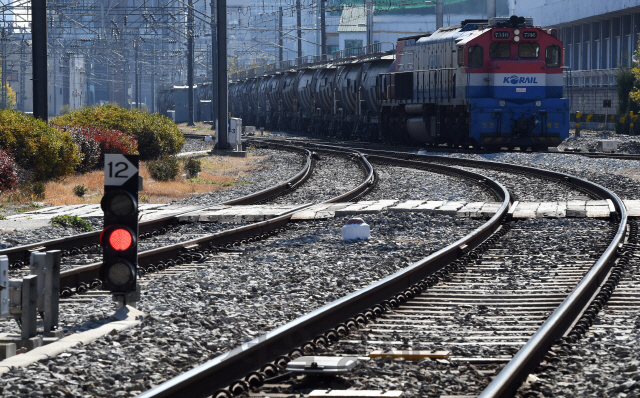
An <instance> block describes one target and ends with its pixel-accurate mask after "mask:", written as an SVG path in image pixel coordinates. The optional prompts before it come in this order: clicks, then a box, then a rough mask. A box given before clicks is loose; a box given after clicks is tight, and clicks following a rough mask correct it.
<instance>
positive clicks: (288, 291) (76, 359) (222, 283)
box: [0, 213, 480, 396]
mask: <svg viewBox="0 0 640 398" xmlns="http://www.w3.org/2000/svg"><path fill="white" fill-rule="evenodd" d="M347 220H348V218H344V217H343V218H337V219H332V220H329V221H326V222H305V223H298V224H294V225H293V227H292V229H291V230H288V231H286V232H285V233H283V234H281V235H278V236H276V237H272V238H270V239H268V240H265V241H261V242H255V243H251V244H248V245H246V246H242V247H241V248H240V249H241V250H242V252H240V253H229V254H220V255H216V256H213V257H212V258H210V259H208V260H207V262H206V263H204V264H206V265H207V267H204V268H202V269H200V270H198V271H195V272H188V273H185V274H182V275H180V277H175V276H172V275H166V276H161V275H160V274H158V275H154V276H153V282H152V283H151V284H150V285H146V284H143V295H142V300H141V302H140V303H139V309H140V310H142V311H144V312H146V313H148V314H149V315H148V316H147V317H146V318H145V320H144V322H143V323H142V326H140V327H136V328H134V329H131V330H128V331H124V332H121V333H116V334H113V335H109V336H105V337H104V338H101V339H99V340H97V341H96V342H94V343H92V344H90V345H88V346H86V347H83V348H80V349H78V348H76V349H72V350H70V351H69V352H68V353H67V354H63V355H61V356H58V357H55V358H53V359H51V360H48V361H42V362H40V363H37V364H33V365H31V366H29V368H27V369H26V370H24V371H23V370H20V369H16V370H12V371H10V372H9V373H7V374H6V375H5V376H4V377H3V378H2V380H1V381H0V386H2V388H3V391H5V392H9V391H10V392H12V393H16V395H17V396H22V395H20V394H19V393H22V392H24V394H25V395H24V396H29V393H30V392H32V391H35V390H38V391H45V390H46V391H48V392H51V393H52V396H64V395H65V394H73V395H87V396H134V395H136V394H137V393H139V392H140V391H143V390H146V389H148V388H151V387H152V386H153V385H157V384H159V383H161V382H162V381H164V380H166V379H168V378H171V377H173V376H175V375H177V374H179V373H182V372H184V371H186V370H188V369H190V368H192V367H194V366H195V365H197V364H199V363H202V362H204V361H206V360H207V359H209V358H212V357H215V356H217V355H220V354H222V353H224V352H226V351H228V350H230V349H232V348H234V347H236V346H238V345H239V344H241V343H243V342H246V341H249V340H251V339H253V338H255V337H257V336H258V335H261V334H263V333H265V332H266V331H268V330H272V329H273V328H275V327H277V326H279V325H282V324H284V323H286V322H288V321H290V320H292V319H294V318H296V317H298V316H300V315H303V314H305V313H307V312H309V311H310V310H312V309H314V308H318V307H320V306H322V305H323V304H326V303H328V302H330V301H332V300H335V299H336V298H338V297H342V296H344V295H345V294H348V293H350V292H352V291H354V290H357V289H359V288H361V287H364V286H366V285H368V284H371V283H373V282H374V281H377V280H378V279H380V278H382V277H384V276H386V275H389V274H390V273H393V272H395V271H397V270H399V269H401V268H403V267H405V266H406V265H408V264H410V263H412V262H414V261H416V260H418V259H421V258H423V257H425V256H426V255H428V254H429V253H430V252H432V251H434V250H437V249H439V248H441V247H443V246H445V245H446V244H447V243H450V242H452V241H453V240H455V239H457V238H460V237H462V236H463V235H465V234H467V233H468V232H469V231H470V230H471V229H473V228H475V227H477V226H478V225H479V224H480V221H477V220H471V219H457V218H455V217H449V216H430V215H426V214H422V213H420V214H409V213H408V214H403V215H399V216H398V215H394V216H393V217H389V216H388V215H387V214H384V213H383V214H379V215H370V216H367V217H365V220H366V221H367V222H368V223H369V224H370V226H371V229H372V231H371V238H370V239H368V240H366V241H358V242H348V243H347V242H343V241H342V240H341V236H340V228H341V227H342V226H343V225H344V224H345V223H346V221H347ZM112 312H113V304H112V303H111V302H110V298H102V299H97V300H95V301H94V302H93V303H92V304H91V305H90V306H88V305H86V304H85V305H80V304H78V305H66V304H65V306H64V310H63V311H61V325H62V326H63V327H64V328H65V329H67V330H70V331H71V330H83V329H86V328H89V327H91V326H95V325H97V324H99V323H101V322H99V321H98V320H99V319H102V318H105V317H107V316H108V315H109V314H111V313H112ZM36 386H37V388H36Z"/></svg>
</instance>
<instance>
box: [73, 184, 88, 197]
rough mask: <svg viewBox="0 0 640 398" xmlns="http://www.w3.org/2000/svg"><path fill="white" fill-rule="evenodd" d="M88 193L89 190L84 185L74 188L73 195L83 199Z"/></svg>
mask: <svg viewBox="0 0 640 398" xmlns="http://www.w3.org/2000/svg"><path fill="white" fill-rule="evenodd" d="M87 191H88V189H87V187H85V186H84V185H76V186H74V187H73V194H74V195H76V196H77V197H79V198H81V197H83V196H84V194H86V193H87Z"/></svg>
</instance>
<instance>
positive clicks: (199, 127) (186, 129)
mask: <svg viewBox="0 0 640 398" xmlns="http://www.w3.org/2000/svg"><path fill="white" fill-rule="evenodd" d="M194 124H195V126H187V123H186V122H185V123H178V124H177V126H178V129H179V130H180V131H182V132H183V133H189V134H202V135H215V130H211V124H210V123H203V122H195V123H194Z"/></svg>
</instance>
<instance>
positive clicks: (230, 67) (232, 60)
mask: <svg viewBox="0 0 640 398" xmlns="http://www.w3.org/2000/svg"><path fill="white" fill-rule="evenodd" d="M238 72H240V59H239V58H238V57H237V56H235V57H233V56H229V57H227V74H228V75H229V76H231V75H233V74H234V73H238Z"/></svg>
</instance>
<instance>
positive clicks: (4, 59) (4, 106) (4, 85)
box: [2, 28, 7, 109]
mask: <svg viewBox="0 0 640 398" xmlns="http://www.w3.org/2000/svg"><path fill="white" fill-rule="evenodd" d="M2 109H7V31H6V30H5V28H2Z"/></svg>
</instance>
